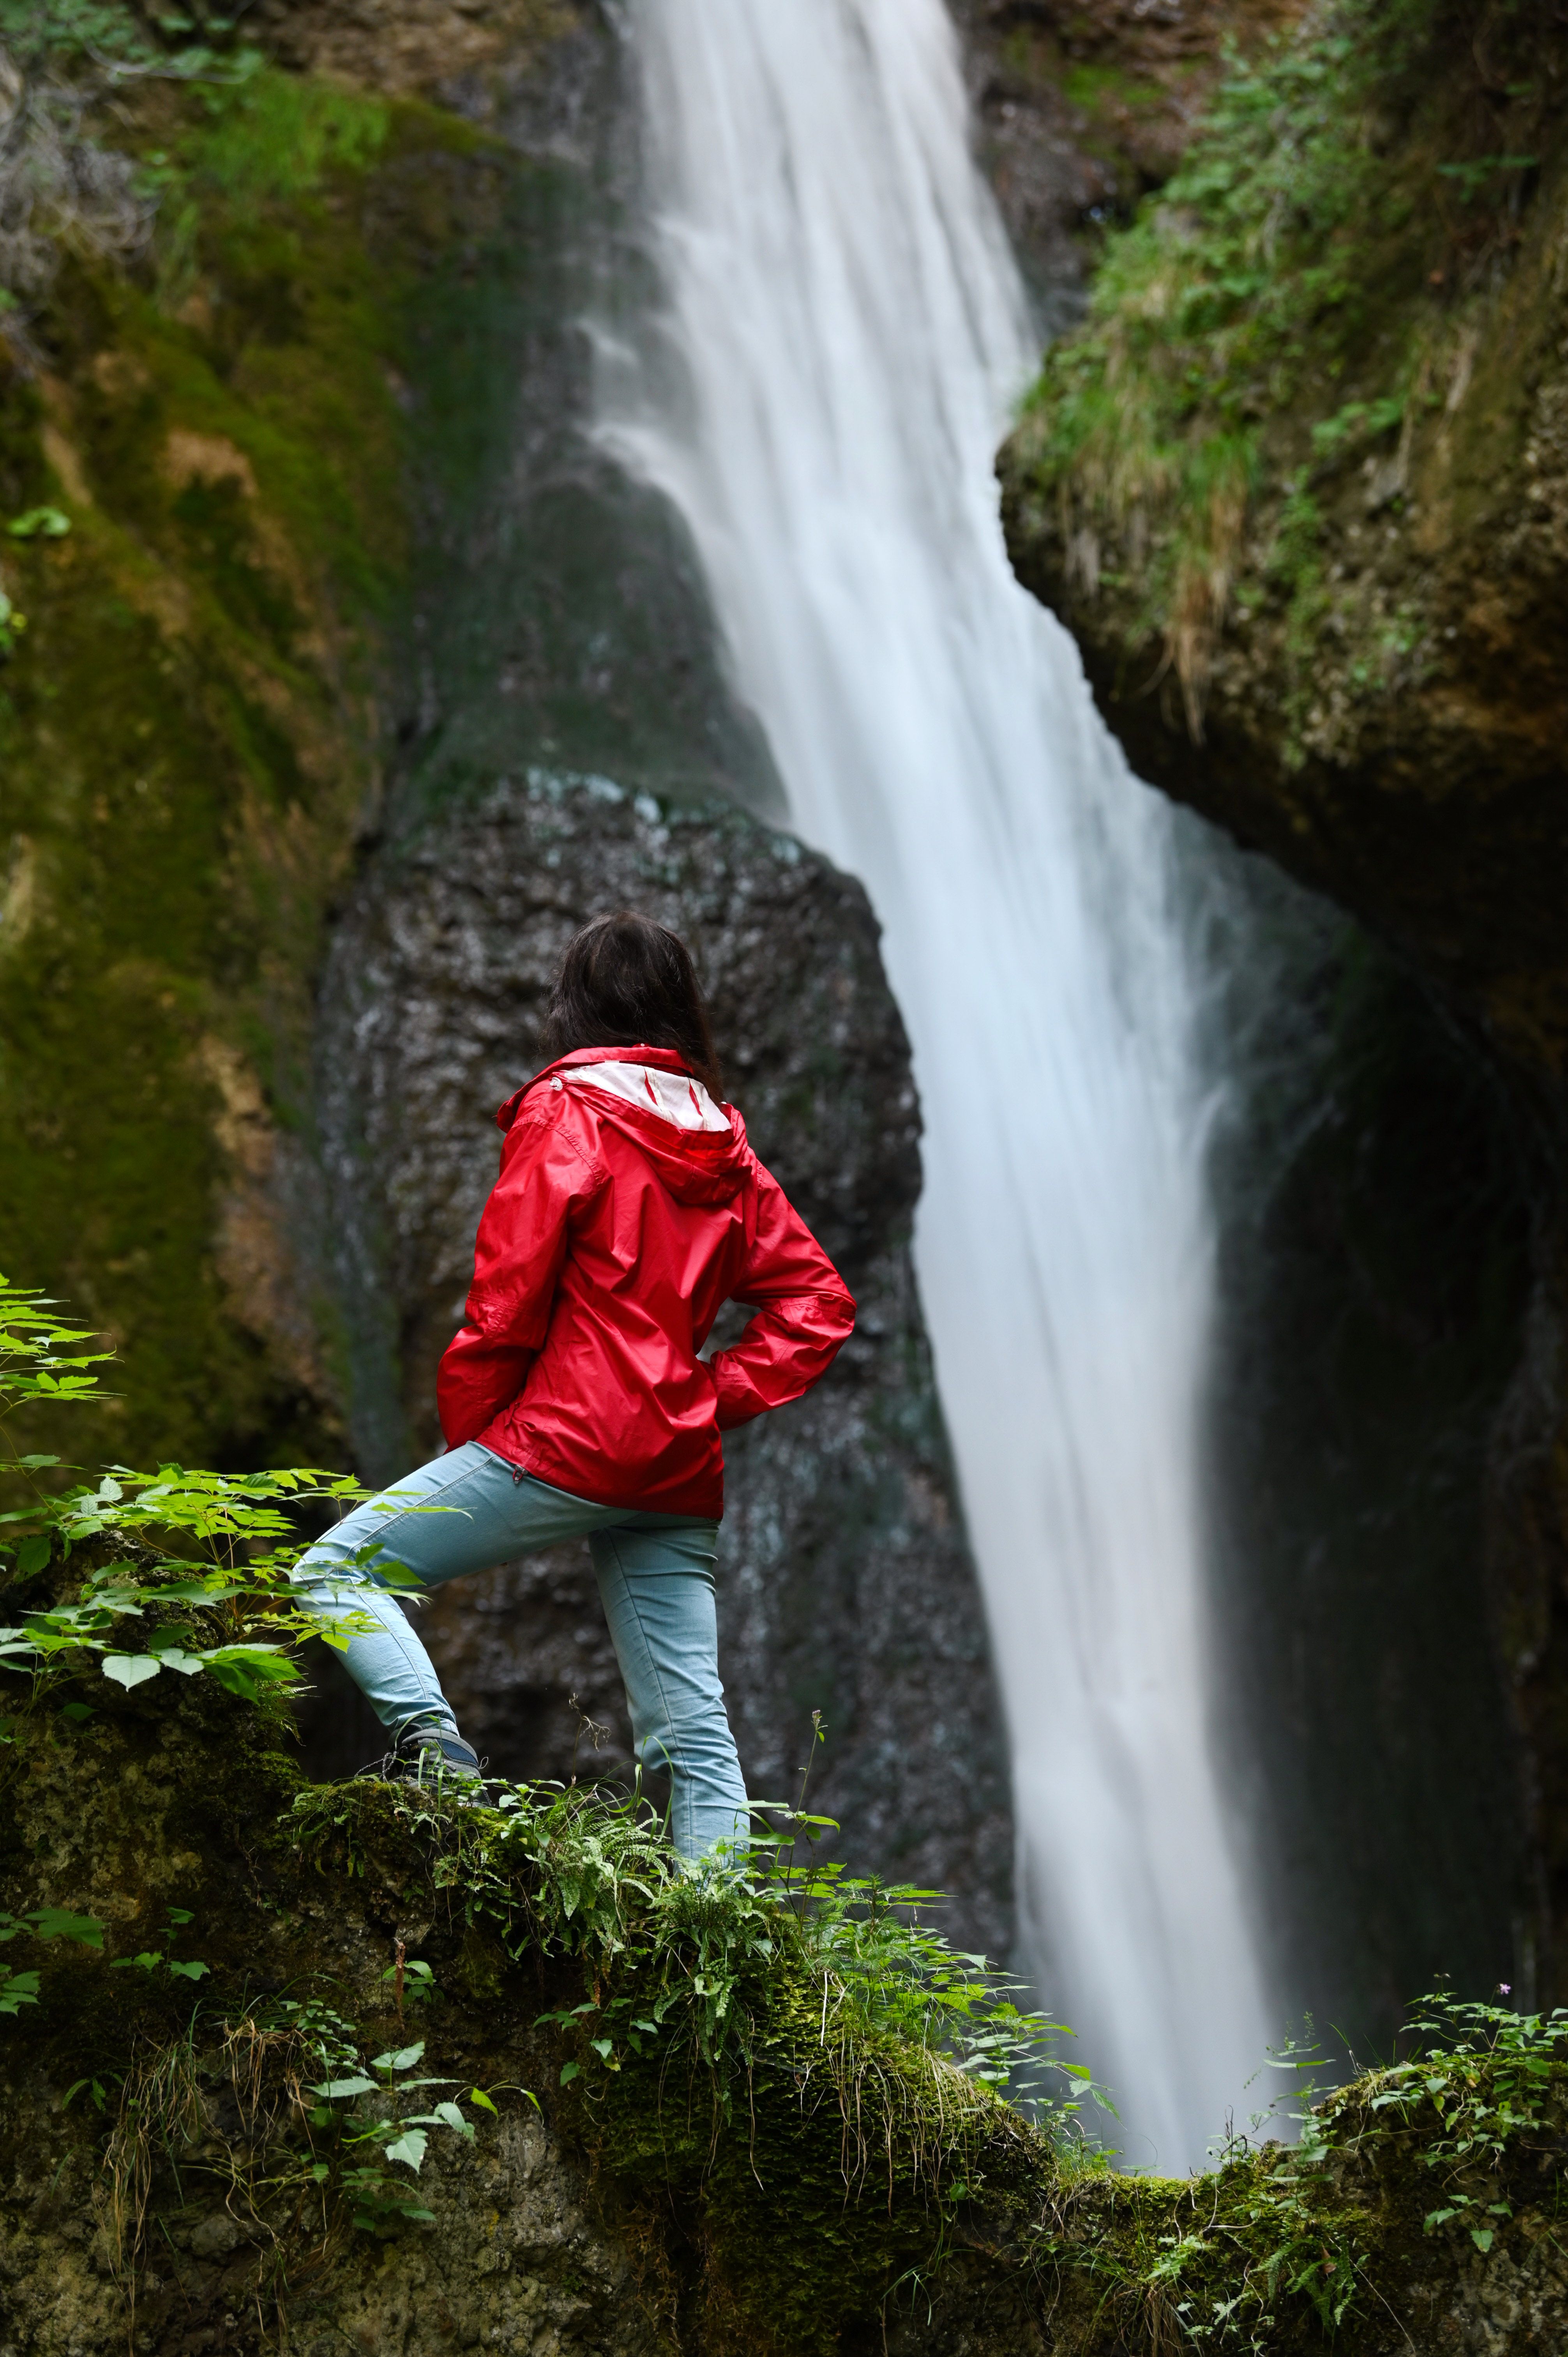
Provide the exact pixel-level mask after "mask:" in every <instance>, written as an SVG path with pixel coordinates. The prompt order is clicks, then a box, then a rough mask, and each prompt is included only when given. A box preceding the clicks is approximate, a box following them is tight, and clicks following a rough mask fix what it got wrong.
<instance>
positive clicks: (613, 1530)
mask: <svg viewBox="0 0 1568 2357" xmlns="http://www.w3.org/2000/svg"><path fill="white" fill-rule="evenodd" d="M718 1534H719V1526H718V1524H717V1523H707V1522H700V1521H697V1520H695V1519H694V1518H693V1517H692V1516H690V1515H685V1514H646V1513H639V1512H635V1511H630V1510H628V1508H626V1507H624V1506H596V1505H592V1504H590V1503H589V1501H587V1500H586V1499H585V1498H572V1497H568V1496H567V1494H566V1492H565V1491H564V1490H552V1489H550V1488H549V1487H547V1485H546V1484H545V1483H544V1482H542V1481H536V1480H533V1479H532V1475H530V1474H527V1473H523V1472H521V1471H520V1470H518V1469H517V1468H515V1467H514V1466H511V1465H509V1464H508V1463H507V1462H506V1460H505V1458H500V1457H497V1456H494V1455H493V1454H492V1453H491V1451H490V1450H489V1449H488V1448H480V1447H479V1446H478V1442H476V1441H469V1442H467V1444H466V1445H465V1446H464V1447H463V1448H454V1449H452V1450H451V1451H450V1452H449V1453H448V1454H447V1455H446V1456H445V1457H437V1458H433V1459H432V1461H431V1462H430V1463H429V1464H428V1465H422V1466H421V1467H420V1468H419V1469H418V1471H417V1472H414V1473H410V1474H408V1475H407V1476H406V1477H405V1479H404V1480H401V1481H399V1482H398V1483H397V1484H396V1486H395V1488H394V1489H392V1491H387V1492H385V1493H384V1494H383V1495H382V1496H381V1497H379V1498H371V1499H369V1500H367V1501H366V1502H365V1504H363V1505H362V1506H357V1507H356V1508H355V1509H354V1512H352V1513H351V1514H349V1515H348V1516H347V1517H346V1519H345V1520H344V1521H342V1522H340V1523H338V1526H337V1528H336V1529H335V1530H333V1531H330V1532H329V1533H328V1535H327V1536H326V1537H325V1538H323V1539H318V1540H317V1543H316V1544H315V1545H314V1546H313V1547H312V1548H311V1549H310V1550H309V1552H308V1554H306V1555H304V1556H303V1557H302V1558H301V1560H300V1563H299V1565H298V1566H297V1567H296V1569H295V1574H294V1578H295V1583H296V1585H297V1586H298V1587H300V1588H301V1589H302V1590H303V1592H304V1596H305V1598H306V1601H307V1602H308V1603H309V1605H310V1607H311V1609H312V1610H313V1611H314V1612H315V1613H316V1614H317V1616H318V1618H320V1619H321V1620H345V1619H348V1618H349V1616H350V1615H358V1616H360V1617H361V1618H362V1619H364V1620H371V1621H373V1622H374V1624H375V1626H374V1628H373V1629H372V1630H361V1631H358V1632H356V1633H353V1634H350V1636H349V1646H348V1652H346V1653H345V1655H344V1656H343V1659H344V1663H345V1666H346V1667H347V1669H348V1672H349V1676H350V1677H351V1678H352V1679H353V1680H354V1683H355V1684H356V1685H358V1686H359V1687H360V1691H361V1692H362V1693H363V1694H364V1695H365V1697H366V1699H367V1700H368V1701H369V1703H370V1705H371V1709H372V1710H373V1711H374V1712H375V1714H376V1716H377V1717H378V1718H379V1719H381V1722H382V1723H383V1725H385V1726H387V1727H400V1726H402V1725H403V1723H404V1722H405V1721H406V1720H408V1719H411V1718H433V1719H438V1720H440V1721H441V1722H442V1723H443V1724H444V1725H445V1726H447V1727H456V1718H455V1717H454V1715H453V1711H452V1706H451V1704H450V1703H449V1702H448V1701H447V1699H446V1695H444V1694H443V1693H442V1691H441V1681H440V1679H439V1678H438V1677H437V1676H436V1674H435V1663H433V1662H432V1661H431V1658H430V1656H429V1654H428V1653H427V1652H425V1650H424V1646H423V1645H422V1644H421V1643H420V1641H419V1639H418V1638H417V1637H416V1636H415V1634H414V1632H413V1629H412V1628H411V1627H410V1625H409V1623H408V1620H407V1619H406V1617H405V1616H404V1614H403V1610H402V1608H401V1607H400V1606H399V1604H398V1603H397V1601H396V1597H395V1594H394V1593H393V1592H392V1590H391V1589H390V1588H389V1586H388V1584H387V1582H386V1580H385V1579H384V1578H383V1577H381V1576H380V1573H379V1571H378V1565H382V1566H384V1565H388V1564H401V1565H403V1566H405V1568H406V1569H407V1570H408V1571H410V1572H412V1573H413V1575H414V1577H415V1578H416V1579H417V1581H418V1583H419V1586H420V1587H440V1586H441V1585H442V1583H443V1582H444V1581H446V1580H448V1579H456V1578H457V1577H460V1576H461V1574H462V1573H464V1572H466V1571H484V1570H486V1569H488V1568H489V1566H491V1565H492V1564H498V1563H507V1562H510V1559H511V1558H512V1557H513V1556H514V1555H532V1554H534V1553H536V1552H537V1551H538V1550H539V1549H540V1548H542V1547H548V1546H556V1545H559V1544H560V1543H561V1542H562V1540H564V1539H574V1538H582V1537H586V1538H587V1541H588V1547H589V1552H590V1553H591V1555H592V1556H593V1559H594V1569H595V1572H596V1574H597V1576H598V1582H599V1595H600V1598H601V1599H602V1601H603V1603H604V1608H605V1618H606V1620H607V1621H608V1623H609V1631H610V1637H611V1641H613V1643H614V1645H615V1649H616V1659H617V1660H618V1663H620V1672H621V1675H622V1677H623V1678H624V1679H625V1680H626V1693H627V1701H628V1704H629V1705H630V1708H631V1730H632V1737H633V1740H634V1742H635V1744H636V1747H637V1757H638V1759H639V1760H640V1761H641V1763H642V1765H643V1766H644V1767H645V1768H668V1769H669V1770H670V1780H671V1826H670V1830H671V1839H672V1840H673V1842H674V1845H675V1847H676V1848H677V1849H678V1850H679V1851H680V1852H681V1855H682V1857H687V1858H698V1857H704V1856H705V1855H706V1854H707V1853H708V1852H709V1851H710V1850H712V1849H713V1848H714V1845H715V1844H716V1843H718V1842H728V1843H735V1844H736V1845H740V1844H743V1843H744V1842H745V1840H746V1829H747V1824H748V1822H749V1821H748V1819H747V1816H746V1786H745V1783H744V1782H743V1781H742V1778H741V1772H740V1761H739V1760H738V1759H737V1758H736V1748H735V1738H734V1736H733V1735H732V1734H731V1733H730V1727H729V1720H728V1717H726V1715H725V1690H724V1687H723V1686H722V1685H721V1684H720V1683H719V1667H718V1615H717V1611H716V1609H715V1605H714V1559H715V1557H716V1555H717V1554H718ZM404 1592H405V1593H410V1594H413V1595H417V1590H416V1589H405V1590H404ZM743 1856H744V1853H743V1852H742V1851H741V1850H740V1849H739V1848H738V1847H737V1850H736V1864H737V1865H738V1864H740V1863H741V1862H742V1859H743Z"/></svg>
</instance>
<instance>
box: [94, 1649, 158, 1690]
mask: <svg viewBox="0 0 1568 2357" xmlns="http://www.w3.org/2000/svg"><path fill="white" fill-rule="evenodd" d="M162 1667H163V1664H162V1663H161V1662H160V1661H159V1660H158V1657H157V1655H156V1653H105V1654H104V1656H103V1661H102V1671H103V1674H104V1676H105V1677H106V1678H113V1681H114V1683H115V1684H116V1685H117V1686H124V1687H125V1688H127V1690H128V1689H129V1688H130V1687H132V1686H141V1685H145V1684H146V1682H147V1680H148V1679H149V1678H156V1676H157V1674H158V1672H159V1670H160V1669H161V1668H162Z"/></svg>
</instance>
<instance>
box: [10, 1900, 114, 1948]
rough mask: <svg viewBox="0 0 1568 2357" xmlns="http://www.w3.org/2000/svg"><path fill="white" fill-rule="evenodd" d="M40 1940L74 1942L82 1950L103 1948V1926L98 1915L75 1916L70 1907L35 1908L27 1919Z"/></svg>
mask: <svg viewBox="0 0 1568 2357" xmlns="http://www.w3.org/2000/svg"><path fill="white" fill-rule="evenodd" d="M27 1921H28V1922H29V1923H30V1924H31V1925H32V1927H33V1929H34V1931H35V1932H37V1933H38V1938H39V1939H40V1940H74V1941H75V1942H76V1943H77V1945H78V1946H79V1947H81V1948H102V1945H103V1926H102V1923H101V1922H100V1921H99V1920H98V1918H97V1916H96V1915H73V1914H72V1913H71V1911H70V1908H69V1907H35V1908H34V1909H33V1910H32V1912H31V1914H30V1915H29V1916H28V1917H27Z"/></svg>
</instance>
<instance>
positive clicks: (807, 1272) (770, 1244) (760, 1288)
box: [708, 1162, 854, 1432]
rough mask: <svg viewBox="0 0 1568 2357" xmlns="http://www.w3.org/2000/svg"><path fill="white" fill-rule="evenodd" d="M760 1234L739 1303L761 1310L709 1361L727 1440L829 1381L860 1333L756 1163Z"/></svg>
mask: <svg viewBox="0 0 1568 2357" xmlns="http://www.w3.org/2000/svg"><path fill="white" fill-rule="evenodd" d="M753 1169H754V1175H755V1179H756V1184H757V1228H756V1233H755V1236H754V1238H753V1241H752V1244H751V1249H750V1252H749V1254H748V1255H747V1259H746V1267H745V1269H744V1270H743V1271H742V1273H741V1275H740V1277H739V1278H738V1279H737V1281H736V1286H735V1290H734V1293H733V1295H732V1298H733V1299H735V1300H736V1301H744V1302H746V1303H748V1304H750V1305H751V1306H753V1307H754V1308H756V1311H757V1315H756V1317H755V1318H752V1319H751V1321H750V1323H749V1324H748V1325H747V1327H746V1331H745V1333H744V1334H743V1335H742V1336H741V1338H740V1340H739V1341H738V1342H736V1343H734V1344H733V1345H732V1346H731V1348H730V1349H729V1350H727V1351H714V1355H713V1358H712V1359H711V1360H710V1361H709V1362H708V1363H709V1367H710V1370H711V1372H712V1374H713V1378H714V1386H715V1388H716V1390H717V1393H718V1421H719V1429H720V1431H721V1432H730V1431H733V1430H734V1428H735V1426H736V1425H737V1424H749V1423H750V1421H751V1419H752V1417H753V1416H754V1415H761V1414H762V1412H763V1410H764V1409H765V1408H769V1407H782V1406H783V1405H785V1403H786V1401H788V1400H792V1399H799V1398H800V1394H801V1393H802V1392H808V1391H810V1390H811V1385H812V1384H813V1383H815V1382H816V1381H817V1379H818V1377H819V1376H820V1375H824V1374H826V1372H827V1371H828V1369H829V1368H830V1367H831V1366H832V1362H833V1361H834V1359H835V1358H836V1357H837V1356H838V1353H839V1351H840V1349H841V1348H842V1346H843V1344H844V1343H845V1342H847V1341H848V1340H849V1337H850V1335H851V1334H852V1333H853V1332H854V1299H853V1298H852V1297H851V1295H850V1292H849V1288H848V1287H847V1286H846V1285H845V1284H844V1281H843V1277H841V1276H840V1275H839V1273H838V1271H837V1269H836V1268H835V1267H834V1266H833V1265H832V1261H831V1260H830V1259H829V1258H828V1256H827V1254H826V1253H825V1252H824V1251H823V1250H822V1246H821V1244H820V1243H818V1242H817V1240H816V1238H815V1236H814V1235H813V1234H812V1233H811V1230H810V1228H809V1227H808V1226H807V1225H806V1222H805V1221H804V1220H803V1219H801V1217H800V1213H799V1211H795V1210H794V1209H793V1207H792V1206H791V1204H790V1203H789V1200H788V1198H787V1197H786V1195H785V1193H784V1189H782V1187H780V1186H779V1181H778V1180H777V1179H775V1178H774V1177H773V1176H772V1174H771V1172H769V1171H767V1170H765V1169H764V1168H763V1167H762V1165H761V1163H760V1162H754V1165H753Z"/></svg>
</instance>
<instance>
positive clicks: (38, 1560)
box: [16, 1531, 53, 1579]
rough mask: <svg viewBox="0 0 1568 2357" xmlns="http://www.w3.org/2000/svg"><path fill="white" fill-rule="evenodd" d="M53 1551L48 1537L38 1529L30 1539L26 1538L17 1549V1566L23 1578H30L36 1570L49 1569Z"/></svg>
mask: <svg viewBox="0 0 1568 2357" xmlns="http://www.w3.org/2000/svg"><path fill="white" fill-rule="evenodd" d="M52 1551H53V1550H52V1547H51V1544H50V1541H49V1539H48V1536H47V1534H45V1533H43V1532H41V1531H36V1532H35V1533H34V1534H33V1536H32V1537H31V1538H30V1539H24V1540H23V1541H22V1544H21V1545H20V1546H19V1547H18V1548H17V1549H16V1568H17V1570H18V1571H19V1572H20V1573H21V1575H22V1577H23V1578H24V1579H30V1578H31V1577H33V1575H34V1573H35V1572H39V1571H45V1570H47V1569H48V1560H49V1555H50V1554H51V1553H52Z"/></svg>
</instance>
